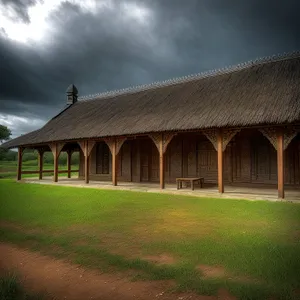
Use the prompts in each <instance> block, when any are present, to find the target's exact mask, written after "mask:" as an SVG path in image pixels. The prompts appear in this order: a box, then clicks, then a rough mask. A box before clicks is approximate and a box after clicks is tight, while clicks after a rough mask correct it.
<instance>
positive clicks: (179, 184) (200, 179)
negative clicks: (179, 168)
mask: <svg viewBox="0 0 300 300" xmlns="http://www.w3.org/2000/svg"><path fill="white" fill-rule="evenodd" d="M183 182H189V183H190V184H191V188H192V190H194V186H195V183H196V182H198V183H200V186H201V188H202V187H203V183H204V178H203V177H195V178H176V183H177V190H179V189H182V183H183Z"/></svg>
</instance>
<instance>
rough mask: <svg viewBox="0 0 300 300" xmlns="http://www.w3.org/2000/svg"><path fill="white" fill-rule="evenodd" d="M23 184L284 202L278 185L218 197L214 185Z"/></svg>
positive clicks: (232, 188)
mask: <svg viewBox="0 0 300 300" xmlns="http://www.w3.org/2000/svg"><path fill="white" fill-rule="evenodd" d="M20 182H22V183H32V184H49V185H59V186H70V187H81V188H83V187H84V188H94V189H109V190H127V191H135V192H149V193H166V194H177V195H187V196H196V197H210V198H220V197H221V198H225V199H226V198H227V199H246V200H268V201H282V200H283V199H278V190H277V186H276V185H262V184H257V185H255V186H254V185H246V184H245V185H236V184H227V185H225V192H224V193H221V194H220V193H219V190H218V186H217V185H215V184H209V183H206V184H204V186H203V188H200V187H195V190H193V191H192V190H191V188H190V187H189V186H186V187H184V188H183V189H180V190H178V189H177V187H176V184H165V188H164V189H163V190H162V189H161V188H160V185H159V183H149V182H147V183H146V182H139V183H138V182H118V185H117V186H115V185H113V184H112V182H109V181H98V180H91V181H90V182H89V184H86V183H85V181H84V180H83V179H79V178H76V177H74V178H67V177H60V178H59V181H58V182H53V179H52V177H51V176H46V177H44V178H43V179H42V180H40V179H39V178H38V177H36V178H24V179H22V180H21V181H20ZM284 201H287V202H294V203H300V187H299V188H297V187H289V186H288V187H286V190H285V199H284Z"/></svg>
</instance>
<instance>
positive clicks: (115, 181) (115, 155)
mask: <svg viewBox="0 0 300 300" xmlns="http://www.w3.org/2000/svg"><path fill="white" fill-rule="evenodd" d="M117 150H118V149H117V143H116V141H114V142H113V143H112V145H111V151H112V153H111V155H112V184H113V185H114V186H116V185H117V184H118V176H117V175H118V152H117Z"/></svg>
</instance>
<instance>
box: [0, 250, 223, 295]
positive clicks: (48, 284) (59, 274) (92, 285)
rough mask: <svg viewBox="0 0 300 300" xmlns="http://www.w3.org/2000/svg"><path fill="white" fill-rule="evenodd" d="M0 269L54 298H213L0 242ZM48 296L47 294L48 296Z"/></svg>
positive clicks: (31, 287)
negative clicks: (175, 291)
mask: <svg viewBox="0 0 300 300" xmlns="http://www.w3.org/2000/svg"><path fill="white" fill-rule="evenodd" d="M0 253H1V256H0V272H2V273H3V272H7V271H16V272H17V273H18V274H19V275H20V278H21V280H22V282H23V284H24V287H25V289H27V291H28V292H33V293H38V292H46V293H47V294H48V295H51V297H54V298H55V299H71V300H81V299H98V300H100V299H101V300H111V299H114V300H121V299H122V300H129V299H140V300H142V299H143V300H148V299H149V300H150V299H162V300H171V299H172V300H176V299H178V300H179V299H181V300H187V299H194V300H217V299H223V298H219V297H214V296H198V295H195V294H190V293H189V294H182V293H181V294H178V293H177V294H174V293H173V294H171V293H170V292H168V290H169V289H170V288H171V287H172V284H171V283H170V281H140V282H139V281H137V282H132V281H130V280H129V279H127V278H126V277H124V275H123V274H119V273H117V274H104V273H101V272H100V271H94V270H87V269H84V268H82V267H80V266H78V265H74V264H70V263H68V262H65V261H63V260H58V259H53V258H51V257H48V256H44V255H41V254H39V253H36V252H31V251H28V250H24V249H21V248H18V247H15V246H12V245H10V244H0ZM49 299H51V298H49Z"/></svg>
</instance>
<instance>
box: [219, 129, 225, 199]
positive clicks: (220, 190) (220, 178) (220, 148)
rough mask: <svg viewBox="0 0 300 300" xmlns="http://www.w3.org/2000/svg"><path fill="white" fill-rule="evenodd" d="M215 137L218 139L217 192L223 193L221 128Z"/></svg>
mask: <svg viewBox="0 0 300 300" xmlns="http://www.w3.org/2000/svg"><path fill="white" fill-rule="evenodd" d="M217 139H218V187H219V193H224V176H223V173H224V172H223V136H222V131H221V130H218V136H217Z"/></svg>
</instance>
